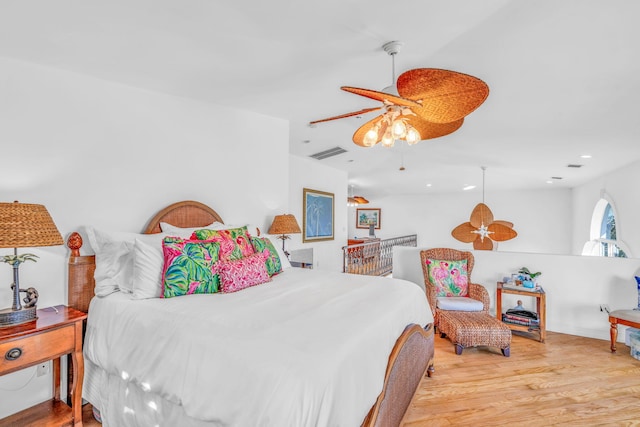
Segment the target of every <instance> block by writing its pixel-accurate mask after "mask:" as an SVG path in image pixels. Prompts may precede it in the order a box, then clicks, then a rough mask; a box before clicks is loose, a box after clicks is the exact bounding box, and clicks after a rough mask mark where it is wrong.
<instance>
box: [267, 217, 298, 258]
mask: <svg viewBox="0 0 640 427" xmlns="http://www.w3.org/2000/svg"><path fill="white" fill-rule="evenodd" d="M267 233H268V234H281V236H278V239H282V252H284V254H285V255H286V256H287V258H289V252H287V251H286V250H285V249H284V241H285V240H286V239H289V236H287V234H298V233H302V231H300V226H299V225H298V221H296V217H295V216H293V215H291V214H284V215H276V216H275V218H273V223H272V224H271V227H269V231H268V232H267Z"/></svg>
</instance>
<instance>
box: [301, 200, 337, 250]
mask: <svg viewBox="0 0 640 427" xmlns="http://www.w3.org/2000/svg"><path fill="white" fill-rule="evenodd" d="M333 202H334V195H333V193H327V192H326V191H318V190H311V189H309V188H304V189H302V212H303V217H302V241H303V242H318V241H323V240H333V238H334V219H333V216H334V204H333Z"/></svg>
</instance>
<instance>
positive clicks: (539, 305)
mask: <svg viewBox="0 0 640 427" xmlns="http://www.w3.org/2000/svg"><path fill="white" fill-rule="evenodd" d="M503 285H504V283H502V282H498V287H497V290H496V317H497V318H498V320H502V294H512V295H522V296H525V297H533V298H536V312H537V313H538V319H539V321H540V324H539V325H538V326H525V325H518V324H515V323H509V322H504V323H505V324H506V325H508V326H509V328H510V329H511V330H512V331H522V332H530V333H531V332H533V333H537V335H538V341H540V342H544V340H545V338H546V336H547V332H546V318H547V314H546V313H547V296H546V294H545V293H544V290H542V289H541V290H540V291H526V290H524V289H523V290H520V289H514V288H511V287H509V288H507V287H504V286H503Z"/></svg>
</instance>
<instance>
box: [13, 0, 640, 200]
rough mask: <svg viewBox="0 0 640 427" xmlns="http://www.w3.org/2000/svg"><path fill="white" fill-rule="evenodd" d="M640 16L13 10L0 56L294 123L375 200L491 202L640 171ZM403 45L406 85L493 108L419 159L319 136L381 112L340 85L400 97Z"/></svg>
mask: <svg viewBox="0 0 640 427" xmlns="http://www.w3.org/2000/svg"><path fill="white" fill-rule="evenodd" d="M639 16H640V2H638V1H637V0H597V1H594V0H536V1H522V0H482V1H479V0H457V1H456V0H452V1H435V0H400V1H395V2H390V1H380V0H368V1H357V0H340V1H338V0H324V1H322V2H306V1H299V0H298V1H294V0H270V1H258V0H252V1H232V2H221V1H206V0H160V1H158V0H145V1H141V0H134V1H132V0H111V1H96V0H93V1H88V0H57V1H51V0H30V1H25V0H4V1H2V2H1V3H0V56H5V57H10V58H16V59H20V60H24V61H30V62H34V63H38V64H43V65H47V66H51V67H58V68H62V69H65V70H70V71H74V72H78V73H83V74H88V75H92V76H96V77H98V78H101V79H105V80H110V81H116V82H121V83H124V84H127V85H131V86H136V87H141V88H145V89H149V90H153V91H159V92H165V93H168V94H172V95H177V96H184V97H190V98H196V99H199V100H203V101H206V102H212V103H217V104H222V105H226V106H231V107H238V108H242V109H248V110H252V111H257V112H260V113H264V114H266V115H270V116H276V117H281V118H285V119H288V120H289V121H290V124H291V134H290V141H289V144H290V151H291V153H292V154H295V155H300V156H308V155H311V154H313V153H316V152H319V151H322V150H325V149H328V148H331V147H335V146H340V147H342V148H344V149H346V150H348V152H347V153H344V154H341V155H339V156H335V157H332V158H330V159H326V160H322V162H323V163H324V164H326V165H330V166H333V167H336V168H339V169H343V170H347V171H348V172H349V180H350V183H352V184H354V185H355V189H356V190H355V191H356V193H358V194H362V195H364V196H365V197H375V196H381V195H384V194H389V193H392V192H396V193H407V194H426V193H429V192H451V191H460V190H461V188H462V187H463V186H465V185H467V184H475V185H477V186H478V188H477V189H476V190H474V191H481V187H482V170H481V168H480V167H481V166H487V172H486V185H487V189H488V190H494V189H495V190H498V189H501V190H512V189H519V188H527V189H537V188H540V189H546V188H550V185H552V186H554V187H564V188H566V187H574V186H576V185H579V184H581V183H583V182H585V181H588V180H589V179H592V178H593V177H597V176H600V175H602V174H604V173H607V172H609V171H612V170H614V169H616V168H619V167H620V166H622V165H625V164H629V163H631V162H634V161H636V160H638V159H640V144H638V143H637V140H638V136H639V135H640V120H638V115H639V113H640V105H639V103H638V101H637V99H638V96H639V95H640V69H639V68H640V59H639V55H638V43H639V41H640V25H638V22H637V21H638V17H639ZM391 40H398V41H401V42H402V43H403V48H402V51H401V52H400V53H399V54H398V55H397V56H396V61H395V62H396V74H397V75H398V74H400V73H401V72H403V71H406V70H408V69H412V68H422V67H433V68H444V69H450V70H454V71H460V72H463V73H466V74H471V75H473V76H476V77H479V78H480V79H482V80H484V81H485V82H486V83H487V84H488V85H489V88H490V94H489V97H488V99H487V100H486V101H485V103H484V104H483V105H481V106H480V108H478V109H477V110H476V111H474V112H473V113H471V114H470V115H469V116H467V118H466V119H465V123H464V125H463V126H462V128H461V129H460V130H458V131H457V132H455V133H453V134H451V135H448V136H445V137H442V138H438V139H433V140H429V141H422V142H420V143H419V144H418V145H416V146H411V147H409V146H406V145H405V144H396V147H394V148H392V149H385V148H383V147H380V146H376V147H374V148H361V147H358V146H356V145H355V144H353V143H352V142H351V135H352V134H353V132H355V130H356V129H357V128H358V127H359V126H360V125H361V124H363V123H364V122H365V121H367V120H370V119H371V118H373V117H375V114H376V113H370V114H369V115H365V116H364V117H363V118H356V117H353V118H348V119H342V120H338V121H333V122H327V123H323V124H319V125H317V126H315V127H309V126H308V123H309V121H312V120H316V119H321V118H325V117H330V116H334V115H338V114H343V113H347V112H351V111H357V110H360V109H363V108H367V107H376V106H378V105H379V104H378V103H377V102H376V101H372V100H369V99H367V98H363V97H359V96H357V95H354V94H350V93H347V92H344V91H341V90H340V86H356V87H363V88H369V89H374V90H380V89H382V88H384V87H386V86H388V85H390V84H391V79H392V78H391V75H392V74H391V73H392V65H391V64H392V62H391V57H390V56H389V55H387V54H386V53H385V52H384V51H383V50H382V48H381V46H382V45H383V44H384V43H386V42H388V41H391ZM305 141H307V142H305ZM147 143H149V144H150V143H152V142H151V141H149V142H147ZM583 154H589V155H591V156H593V157H592V158H591V159H582V158H580V156H581V155H583ZM576 163H577V164H583V165H584V166H583V167H582V168H579V169H574V168H568V167H567V165H568V164H576ZM401 164H404V166H405V168H406V170H405V171H402V172H401V171H399V167H400V166H401ZM552 176H558V177H562V178H563V179H562V180H556V181H555V182H554V183H553V184H547V183H546V181H547V180H549V178H550V177H552ZM428 183H429V184H431V187H427V184H428Z"/></svg>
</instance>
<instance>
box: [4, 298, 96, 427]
mask: <svg viewBox="0 0 640 427" xmlns="http://www.w3.org/2000/svg"><path fill="white" fill-rule="evenodd" d="M37 313H38V314H37V315H38V319H37V320H36V321H33V322H29V323H25V324H22V325H16V326H9V327H4V328H0V375H4V374H8V373H11V372H14V371H18V370H20V369H24V368H27V367H29V366H34V365H37V364H39V363H42V362H46V361H48V360H53V399H51V400H48V401H45V402H42V403H40V404H38V405H35V406H32V407H31V408H27V409H25V410H23V411H20V412H18V413H17V414H13V415H11V416H9V417H7V418H4V419H2V420H0V426H70V425H73V426H82V379H83V377H84V360H83V358H82V325H83V320H84V319H86V318H87V314H86V313H83V312H81V311H78V310H75V309H73V308H69V307H66V306H64V305H58V306H55V307H49V308H44V309H41V310H38V311H37ZM65 354H69V355H70V358H71V362H72V366H73V384H69V386H68V387H67V388H68V390H69V401H70V402H71V406H68V405H67V404H66V403H64V402H63V401H61V400H60V356H63V355H65Z"/></svg>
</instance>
